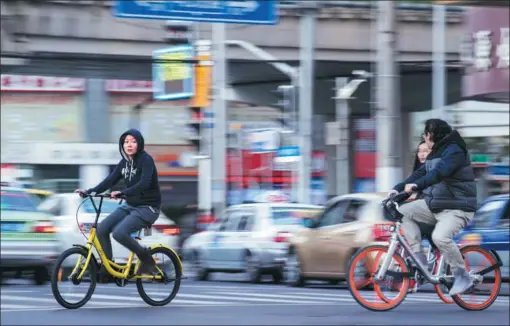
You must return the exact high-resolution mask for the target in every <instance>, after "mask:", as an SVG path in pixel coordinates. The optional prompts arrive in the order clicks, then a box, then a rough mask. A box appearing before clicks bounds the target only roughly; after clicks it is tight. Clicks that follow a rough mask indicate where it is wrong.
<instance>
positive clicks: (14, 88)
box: [1, 75, 85, 92]
mask: <svg viewBox="0 0 510 326" xmlns="http://www.w3.org/2000/svg"><path fill="white" fill-rule="evenodd" d="M1 85H2V92H9V91H10V92H83V91H84V90H85V79H83V78H67V77H48V76H25V75H2V77H1Z"/></svg>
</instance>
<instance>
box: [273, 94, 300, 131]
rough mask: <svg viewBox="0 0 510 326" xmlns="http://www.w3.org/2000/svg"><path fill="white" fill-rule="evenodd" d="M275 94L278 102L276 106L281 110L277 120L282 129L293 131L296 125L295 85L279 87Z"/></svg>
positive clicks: (296, 103)
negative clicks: (277, 96)
mask: <svg viewBox="0 0 510 326" xmlns="http://www.w3.org/2000/svg"><path fill="white" fill-rule="evenodd" d="M276 93H277V94H278V95H279V98H280V99H279V100H278V103H277V104H276V106H277V107H278V108H279V109H280V110H281V113H282V114H281V118H280V119H279V120H278V121H279V122H280V124H281V125H282V127H283V128H285V129H288V130H292V131H295V130H297V123H298V89H297V87H296V86H295V85H280V86H278V88H277V90H276Z"/></svg>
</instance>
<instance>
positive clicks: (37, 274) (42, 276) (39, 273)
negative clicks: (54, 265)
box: [34, 267, 49, 285]
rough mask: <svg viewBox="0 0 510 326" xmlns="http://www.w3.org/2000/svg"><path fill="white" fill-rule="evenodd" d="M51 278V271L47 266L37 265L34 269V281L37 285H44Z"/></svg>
mask: <svg viewBox="0 0 510 326" xmlns="http://www.w3.org/2000/svg"><path fill="white" fill-rule="evenodd" d="M48 280H49V273H48V269H47V268H46V267H36V269H35V270H34V282H35V284H37V285H44V284H46V282H48Z"/></svg>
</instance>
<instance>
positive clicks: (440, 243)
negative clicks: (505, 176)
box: [390, 119, 477, 295]
mask: <svg viewBox="0 0 510 326" xmlns="http://www.w3.org/2000/svg"><path fill="white" fill-rule="evenodd" d="M424 138H425V142H426V144H427V146H428V147H429V148H430V149H431V152H430V154H429V155H428V156H427V159H426V160H425V163H424V164H423V165H422V166H421V167H420V168H418V169H417V170H416V171H414V172H413V173H412V174H411V175H410V176H409V177H408V178H407V179H406V180H404V181H403V182H401V183H399V184H397V185H396V186H395V187H394V188H393V190H392V191H390V194H391V193H395V192H399V191H405V192H407V193H409V194H411V193H412V192H413V191H420V192H421V197H420V199H418V200H415V201H413V202H410V203H407V204H405V205H402V206H401V207H400V212H401V213H402V214H403V215H404V218H403V222H402V228H403V231H404V234H405V237H406V239H407V241H408V243H409V245H410V246H411V248H412V249H413V251H414V252H415V253H416V255H417V257H419V259H420V260H421V262H422V264H423V265H424V266H427V263H426V257H425V254H424V253H423V251H422V248H421V240H422V239H421V229H420V225H425V226H427V227H433V232H432V241H433V243H434V245H435V246H436V247H437V248H439V250H440V251H441V253H442V254H443V255H444V257H445V259H446V261H447V263H448V264H449V265H450V267H451V269H452V271H453V275H454V284H453V286H452V288H451V290H450V295H458V294H461V293H463V292H465V291H466V290H468V289H469V288H470V287H471V286H472V284H473V281H472V279H471V277H470V275H469V273H468V272H467V271H466V270H465V267H464V260H463V258H462V255H461V253H460V251H459V248H458V247H457V244H456V243H455V241H454V240H453V237H454V235H455V234H457V233H458V232H459V231H461V230H462V229H463V228H464V227H466V225H467V224H468V223H469V222H470V220H471V219H472V218H473V215H474V212H475V211H476V203H477V200H476V199H477V196H476V183H475V175H474V172H473V168H472V166H471V159H470V155H469V153H468V151H467V148H466V143H465V141H464V139H462V137H461V135H460V134H459V133H458V132H457V131H455V130H452V128H451V127H450V126H449V125H448V123H447V122H446V121H443V120H440V119H430V120H427V121H426V122H425V131H424Z"/></svg>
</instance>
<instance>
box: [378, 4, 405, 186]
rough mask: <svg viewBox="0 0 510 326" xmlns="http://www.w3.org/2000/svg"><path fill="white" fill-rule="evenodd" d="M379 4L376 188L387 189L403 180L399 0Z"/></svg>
mask: <svg viewBox="0 0 510 326" xmlns="http://www.w3.org/2000/svg"><path fill="white" fill-rule="evenodd" d="M377 6H378V13H377V76H376V78H377V104H376V105H377V113H376V128H377V129H376V130H377V136H376V137H377V168H376V189H377V192H385V191H388V190H390V189H391V188H393V186H395V184H396V183H397V182H400V181H401V180H402V155H401V151H402V150H401V146H400V141H399V137H402V135H401V134H400V129H401V128H400V123H401V122H400V100H399V98H400V85H399V82H398V76H399V73H398V71H397V62H396V58H397V44H396V41H397V35H396V28H395V25H396V1H394V0H392V1H379V2H377Z"/></svg>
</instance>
